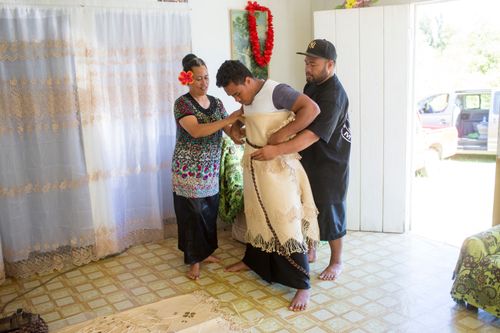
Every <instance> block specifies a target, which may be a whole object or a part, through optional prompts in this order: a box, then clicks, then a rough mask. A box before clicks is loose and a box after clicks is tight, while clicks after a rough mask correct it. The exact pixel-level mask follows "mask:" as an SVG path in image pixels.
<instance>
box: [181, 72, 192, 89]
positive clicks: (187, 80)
mask: <svg viewBox="0 0 500 333" xmlns="http://www.w3.org/2000/svg"><path fill="white" fill-rule="evenodd" d="M178 79H179V82H180V83H181V84H182V85H183V86H185V85H188V84H192V83H193V82H194V79H193V72H191V71H187V72H184V71H182V72H180V74H179V77H178Z"/></svg>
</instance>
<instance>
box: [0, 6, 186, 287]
mask: <svg viewBox="0 0 500 333" xmlns="http://www.w3.org/2000/svg"><path fill="white" fill-rule="evenodd" d="M189 50H190V24H189V12H188V11H187V10H186V9H185V7H182V8H181V9H179V10H175V9H168V10H163V9H158V8H156V9H154V10H147V9H140V10H139V9H126V10H123V9H103V8H89V7H85V8H60V9H54V8H51V9H47V8H37V7H4V8H0V242H1V244H0V245H1V250H2V251H3V255H2V259H3V265H4V266H1V264H0V274H2V275H0V279H2V278H5V275H10V276H16V277H24V276H28V275H31V274H34V273H42V272H47V271H52V270H61V269H63V268H64V267H66V266H67V265H70V264H76V265H81V264H84V263H87V262H89V261H91V260H96V259H98V258H102V257H104V256H106V255H109V254H112V253H117V252H119V251H122V250H123V249H125V248H126V247H128V246H130V245H133V244H136V243H141V242H147V241H152V240H156V239H160V238H162V236H163V224H162V221H163V220H164V219H165V218H167V217H172V216H173V215H174V212H173V205H172V194H171V177H170V160H171V155H172V151H173V147H174V144H175V123H174V119H173V115H172V105H173V102H174V100H175V98H176V97H177V96H179V95H180V94H182V93H183V91H182V90H183V88H182V87H181V86H180V85H179V84H178V83H177V75H178V73H179V71H180V69H181V59H182V57H183V56H184V55H185V54H186V53H187V52H189ZM0 253H1V252H0ZM3 267H5V269H3Z"/></svg>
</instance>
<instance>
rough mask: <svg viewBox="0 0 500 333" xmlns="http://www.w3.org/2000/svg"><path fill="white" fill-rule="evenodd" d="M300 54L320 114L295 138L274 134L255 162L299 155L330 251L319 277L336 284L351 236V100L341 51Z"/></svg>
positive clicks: (327, 46) (316, 43)
mask: <svg viewBox="0 0 500 333" xmlns="http://www.w3.org/2000/svg"><path fill="white" fill-rule="evenodd" d="M297 53H298V54H303V55H305V56H306V58H305V60H304V61H305V73H306V80H307V84H306V85H305V87H304V94H305V95H307V96H309V97H310V98H311V99H312V100H313V101H314V102H316V103H317V104H318V106H319V108H320V114H319V115H318V116H317V117H316V118H315V119H314V121H313V122H312V123H311V124H310V125H309V126H308V127H307V128H306V129H304V130H302V131H301V132H300V133H298V134H297V135H296V136H295V137H294V138H293V139H292V140H289V141H286V142H284V140H279V139H278V138H276V137H274V136H271V137H270V138H269V140H268V145H267V146H265V147H263V148H261V149H259V150H257V151H255V152H254V153H253V154H252V158H253V159H255V160H260V161H264V160H270V159H273V158H275V157H276V156H278V155H282V154H290V153H294V152H300V154H301V155H302V160H301V162H302V165H303V166H304V169H305V171H306V173H307V176H308V178H309V182H310V184H311V190H312V192H313V196H314V202H315V203H316V206H317V207H318V210H319V216H318V223H319V230H320V239H321V240H325V241H328V243H329V245H330V250H331V254H330V262H329V264H328V266H327V267H326V268H325V269H324V270H323V272H321V274H320V275H319V278H320V279H322V280H335V279H336V278H337V277H338V276H339V275H340V273H341V272H342V237H344V236H345V234H346V216H345V209H346V204H345V199H346V194H347V185H348V180H349V155H350V151H351V130H350V127H349V116H348V113H347V109H348V106H349V101H348V99H347V94H346V92H345V90H344V88H343V87H342V84H341V83H340V81H339V80H338V78H337V75H335V73H334V70H335V61H336V60H337V52H336V50H335V47H334V46H333V44H332V43H330V42H329V41H327V40H325V39H315V40H313V41H312V42H310V43H309V45H308V47H307V50H306V52H297ZM314 260H316V251H315V250H314V249H310V251H309V261H310V262H312V261H314Z"/></svg>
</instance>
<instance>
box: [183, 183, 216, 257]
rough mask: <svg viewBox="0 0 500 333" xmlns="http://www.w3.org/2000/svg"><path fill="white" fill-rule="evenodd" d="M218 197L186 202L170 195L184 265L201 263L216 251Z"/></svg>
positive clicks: (190, 199) (191, 199) (187, 200)
mask: <svg viewBox="0 0 500 333" xmlns="http://www.w3.org/2000/svg"><path fill="white" fill-rule="evenodd" d="M218 208H219V194H216V195H213V196H211V197H206V198H186V197H182V196H179V195H177V194H175V193H174V210H175V215H176V217H177V235H178V247H179V250H181V251H183V252H184V263H186V264H188V265H192V264H195V263H197V262H201V261H203V260H204V259H206V258H207V257H208V256H210V255H211V254H212V253H213V252H214V251H215V249H217V210H218Z"/></svg>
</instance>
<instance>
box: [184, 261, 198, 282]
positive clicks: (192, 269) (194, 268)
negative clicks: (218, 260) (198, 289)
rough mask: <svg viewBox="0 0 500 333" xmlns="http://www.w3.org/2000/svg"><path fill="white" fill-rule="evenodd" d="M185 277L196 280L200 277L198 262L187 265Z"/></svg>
mask: <svg viewBox="0 0 500 333" xmlns="http://www.w3.org/2000/svg"><path fill="white" fill-rule="evenodd" d="M186 275H187V277H188V278H190V279H191V280H198V279H199V278H200V263H199V262H197V263H196V264H192V265H190V266H189V271H188V272H187V273H186Z"/></svg>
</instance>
